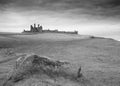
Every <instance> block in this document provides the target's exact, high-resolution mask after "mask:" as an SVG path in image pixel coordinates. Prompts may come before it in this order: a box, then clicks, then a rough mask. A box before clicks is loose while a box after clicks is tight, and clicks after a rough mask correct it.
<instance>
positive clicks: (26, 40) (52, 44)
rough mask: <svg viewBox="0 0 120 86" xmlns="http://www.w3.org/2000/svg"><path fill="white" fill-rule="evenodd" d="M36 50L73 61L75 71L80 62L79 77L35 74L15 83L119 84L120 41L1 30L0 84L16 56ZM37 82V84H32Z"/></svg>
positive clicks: (63, 85)
mask: <svg viewBox="0 0 120 86" xmlns="http://www.w3.org/2000/svg"><path fill="white" fill-rule="evenodd" d="M26 54H27V55H29V54H36V55H39V56H47V57H49V58H51V59H54V60H57V61H58V60H59V61H66V62H69V63H70V64H72V66H73V67H70V68H71V69H70V70H75V72H74V71H73V74H76V73H77V72H76V71H78V68H79V67H80V66H81V68H82V70H81V73H82V75H83V77H82V78H80V79H81V80H76V79H74V80H71V79H70V78H65V77H63V76H61V77H58V78H51V77H50V76H48V75H49V74H48V75H47V74H41V75H40V74H35V75H31V76H30V77H27V78H25V79H24V80H22V81H20V82H16V84H14V86H46V85H48V86H119V85H120V42H118V41H115V40H113V39H105V38H100V37H91V36H81V35H69V34H49V33H46V34H31V35H30V34H1V35H0V86H3V83H4V82H5V81H6V79H7V77H8V75H9V73H10V72H11V71H12V70H13V69H14V68H13V67H14V66H13V65H15V64H16V60H17V59H18V58H19V57H24V56H25V55H26ZM35 84H36V85H35Z"/></svg>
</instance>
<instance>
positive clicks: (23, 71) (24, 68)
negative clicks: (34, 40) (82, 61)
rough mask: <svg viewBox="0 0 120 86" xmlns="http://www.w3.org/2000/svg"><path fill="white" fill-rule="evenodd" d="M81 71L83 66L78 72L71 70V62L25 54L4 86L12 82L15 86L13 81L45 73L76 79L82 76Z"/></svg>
mask: <svg viewBox="0 0 120 86" xmlns="http://www.w3.org/2000/svg"><path fill="white" fill-rule="evenodd" d="M80 72H81V68H79V70H78V72H76V73H73V72H71V71H70V63H69V62H63V61H56V60H52V59H50V58H47V57H42V56H38V55H29V56H23V57H20V58H18V59H17V60H16V64H15V66H14V69H13V70H12V72H10V73H9V76H8V78H7V80H6V81H5V83H4V86H10V84H11V83H12V85H11V86H13V83H17V82H19V81H22V80H24V79H27V78H30V77H31V76H33V75H35V74H39V75H43V74H45V75H47V76H49V77H50V78H56V77H64V78H68V79H71V80H72V79H74V80H75V79H77V78H78V77H79V78H80V76H81V75H80V74H81V73H80ZM77 74H79V75H77ZM77 76H78V77H77ZM8 84H9V85H8Z"/></svg>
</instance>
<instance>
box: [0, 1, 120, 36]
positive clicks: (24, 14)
mask: <svg viewBox="0 0 120 86" xmlns="http://www.w3.org/2000/svg"><path fill="white" fill-rule="evenodd" d="M33 23H40V24H41V25H43V27H44V28H45V29H59V30H71V31H72V30H78V31H79V33H81V34H93V35H96V34H97V35H117V34H120V0H0V31H7V32H9V31H10V32H20V31H22V30H23V29H29V25H30V24H33Z"/></svg>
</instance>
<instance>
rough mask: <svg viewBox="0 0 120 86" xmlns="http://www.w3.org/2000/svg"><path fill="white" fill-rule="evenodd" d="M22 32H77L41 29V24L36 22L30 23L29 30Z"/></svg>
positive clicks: (75, 32)
mask: <svg viewBox="0 0 120 86" xmlns="http://www.w3.org/2000/svg"><path fill="white" fill-rule="evenodd" d="M23 33H67V34H78V31H58V30H49V29H47V30H43V26H40V24H38V25H37V26H36V24H34V26H33V25H30V30H24V31H23Z"/></svg>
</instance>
